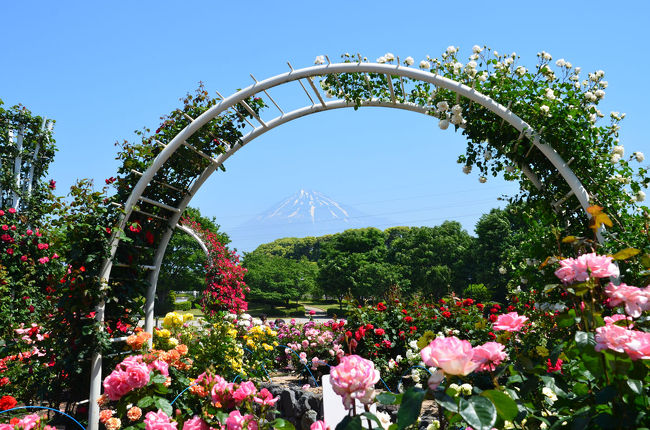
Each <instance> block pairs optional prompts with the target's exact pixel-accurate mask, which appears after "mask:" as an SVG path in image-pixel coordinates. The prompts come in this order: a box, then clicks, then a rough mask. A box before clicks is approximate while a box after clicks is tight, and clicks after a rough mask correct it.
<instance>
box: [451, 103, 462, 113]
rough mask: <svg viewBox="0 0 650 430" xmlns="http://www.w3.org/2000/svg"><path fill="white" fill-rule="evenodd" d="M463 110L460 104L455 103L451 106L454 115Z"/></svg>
mask: <svg viewBox="0 0 650 430" xmlns="http://www.w3.org/2000/svg"><path fill="white" fill-rule="evenodd" d="M462 112H463V108H462V107H460V105H454V106H453V107H452V108H451V113H452V114H454V115H460V114H461V113H462Z"/></svg>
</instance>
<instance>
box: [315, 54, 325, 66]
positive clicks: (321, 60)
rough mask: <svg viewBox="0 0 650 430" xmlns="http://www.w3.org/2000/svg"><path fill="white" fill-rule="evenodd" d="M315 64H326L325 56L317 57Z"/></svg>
mask: <svg viewBox="0 0 650 430" xmlns="http://www.w3.org/2000/svg"><path fill="white" fill-rule="evenodd" d="M314 64H316V65H317V66H318V65H320V64H325V56H324V55H319V56H318V57H316V59H315V60H314Z"/></svg>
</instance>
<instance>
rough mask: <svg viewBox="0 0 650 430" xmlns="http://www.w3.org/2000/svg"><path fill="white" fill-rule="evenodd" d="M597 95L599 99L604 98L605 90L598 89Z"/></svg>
mask: <svg viewBox="0 0 650 430" xmlns="http://www.w3.org/2000/svg"><path fill="white" fill-rule="evenodd" d="M595 95H596V97H598V98H599V99H602V98H603V97H605V91H603V90H596V94H595Z"/></svg>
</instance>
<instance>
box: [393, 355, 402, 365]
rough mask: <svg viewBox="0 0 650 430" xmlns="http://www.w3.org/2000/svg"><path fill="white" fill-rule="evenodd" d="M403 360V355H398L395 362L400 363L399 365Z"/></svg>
mask: <svg viewBox="0 0 650 430" xmlns="http://www.w3.org/2000/svg"><path fill="white" fill-rule="evenodd" d="M402 360H404V357H402V356H401V355H398V356H397V357H395V361H396V362H398V363H401V362H402Z"/></svg>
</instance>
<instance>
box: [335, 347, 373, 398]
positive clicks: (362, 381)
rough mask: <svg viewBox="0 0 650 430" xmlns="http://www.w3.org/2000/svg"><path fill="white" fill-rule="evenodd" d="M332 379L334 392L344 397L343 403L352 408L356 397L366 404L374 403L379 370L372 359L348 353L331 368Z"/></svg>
mask: <svg viewBox="0 0 650 430" xmlns="http://www.w3.org/2000/svg"><path fill="white" fill-rule="evenodd" d="M330 381H331V382H332V388H333V389H334V392H335V393H336V394H338V395H339V396H341V397H343V405H344V406H345V407H346V409H350V408H352V406H353V404H354V400H355V399H356V400H359V401H360V402H361V403H363V404H365V405H368V404H370V403H372V399H373V398H374V393H375V390H374V387H375V384H376V383H377V381H379V371H378V370H376V369H375V365H374V363H373V362H372V361H370V360H366V359H364V358H361V357H359V356H358V355H347V356H344V357H342V358H341V361H340V363H339V365H338V366H336V367H332V368H331V369H330Z"/></svg>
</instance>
